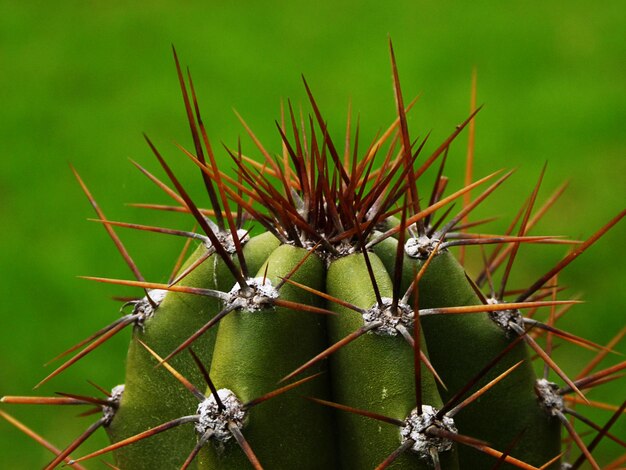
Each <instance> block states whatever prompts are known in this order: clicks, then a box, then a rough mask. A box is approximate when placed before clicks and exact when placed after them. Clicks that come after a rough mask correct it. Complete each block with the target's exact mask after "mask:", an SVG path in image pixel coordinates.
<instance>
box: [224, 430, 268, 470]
mask: <svg viewBox="0 0 626 470" xmlns="http://www.w3.org/2000/svg"><path fill="white" fill-rule="evenodd" d="M228 429H229V430H230V432H231V434H232V435H233V437H234V438H235V440H236V441H237V444H239V447H241V450H242V451H243V453H244V454H245V455H246V457H247V458H248V461H249V462H250V464H252V466H253V467H254V469H255V470H263V467H262V466H261V463H260V462H259V459H258V458H257V456H256V455H255V454H254V452H253V451H252V447H250V444H249V443H248V441H246V438H245V437H244V436H243V434H242V433H241V430H240V429H239V428H238V427H237V425H236V424H234V423H232V422H230V423H228Z"/></svg>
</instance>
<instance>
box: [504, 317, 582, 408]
mask: <svg viewBox="0 0 626 470" xmlns="http://www.w3.org/2000/svg"><path fill="white" fill-rule="evenodd" d="M510 326H511V328H512V329H513V330H514V331H515V332H516V333H517V334H522V333H523V332H524V330H523V329H522V328H521V327H518V326H517V324H515V323H512V322H511V323H510ZM524 341H526V344H528V345H529V346H530V347H531V348H532V349H534V351H535V352H536V353H537V354H538V355H539V356H541V359H543V361H544V362H545V363H546V364H548V366H550V369H552V370H553V371H554V372H555V373H556V374H557V375H558V376H559V377H561V378H562V379H563V381H564V382H565V383H566V384H567V385H569V386H570V387H571V388H572V390H573V391H574V392H576V394H577V395H578V396H580V398H582V399H583V400H587V398H586V397H585V395H584V394H583V392H581V391H580V389H579V388H578V387H577V386H576V384H575V383H574V382H573V381H572V379H570V378H569V377H568V376H567V374H566V373H565V372H563V370H562V369H561V368H560V367H559V366H558V364H557V363H556V362H554V361H553V360H552V358H551V357H550V356H548V355H547V354H546V352H545V351H544V350H543V349H542V348H541V346H539V344H537V342H536V341H535V340H534V339H533V338H531V337H530V336H528V335H524Z"/></svg>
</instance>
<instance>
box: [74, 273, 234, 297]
mask: <svg viewBox="0 0 626 470" xmlns="http://www.w3.org/2000/svg"><path fill="white" fill-rule="evenodd" d="M78 277H79V278H81V279H87V280H88V281H96V282H103V283H105V284H117V285H120V286H129V287H141V288H144V289H160V290H167V291H171V292H182V293H183V294H192V295H204V296H207V297H213V298H216V299H220V300H229V299H230V297H229V296H228V294H226V293H224V292H221V291H218V290H213V289H201V288H199V287H188V286H170V285H168V284H160V283H158V282H141V281H129V280H126V279H109V278H106V277H94V276H78Z"/></svg>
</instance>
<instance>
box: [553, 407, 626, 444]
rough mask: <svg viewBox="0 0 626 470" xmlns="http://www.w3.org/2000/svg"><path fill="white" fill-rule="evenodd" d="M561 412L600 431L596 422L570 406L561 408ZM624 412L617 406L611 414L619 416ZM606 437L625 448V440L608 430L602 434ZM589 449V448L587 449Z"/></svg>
mask: <svg viewBox="0 0 626 470" xmlns="http://www.w3.org/2000/svg"><path fill="white" fill-rule="evenodd" d="M563 412H565V413H567V414H568V415H571V416H572V417H573V418H576V419H579V420H580V421H582V422H583V423H585V424H586V425H587V426H589V427H591V428H593V429H595V430H596V431H602V428H601V427H600V426H599V425H597V424H596V423H594V422H593V421H591V420H590V419H589V418H587V417H586V416H584V415H582V414H580V413H578V412H577V411H576V410H573V409H571V408H565V409H564V410H563ZM623 412H624V410H623V409H621V408H618V409H617V410H616V411H615V414H614V415H613V416H617V417H619V416H620V415H621V414H622V413H623ZM604 435H605V436H606V437H607V438H609V439H611V440H612V441H613V442H615V443H617V444H619V445H620V446H622V447H624V448H626V441H623V440H621V439H619V438H617V437H615V436H614V435H613V434H611V433H609V432H608V430H607V431H606V433H605V434H604ZM589 450H591V449H589Z"/></svg>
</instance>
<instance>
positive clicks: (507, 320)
mask: <svg viewBox="0 0 626 470" xmlns="http://www.w3.org/2000/svg"><path fill="white" fill-rule="evenodd" d="M499 303H500V301H499V300H498V299H493V298H492V299H487V304H489V305H497V304H499ZM489 318H491V320H492V321H493V322H494V323H495V324H496V325H498V326H499V327H500V328H502V329H503V330H504V331H505V332H506V335H507V337H509V338H510V337H515V336H517V335H518V333H517V331H515V330H514V329H513V328H511V324H514V325H517V326H518V327H520V328H522V329H523V328H524V317H522V313H521V312H520V311H519V310H500V311H498V312H489Z"/></svg>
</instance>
